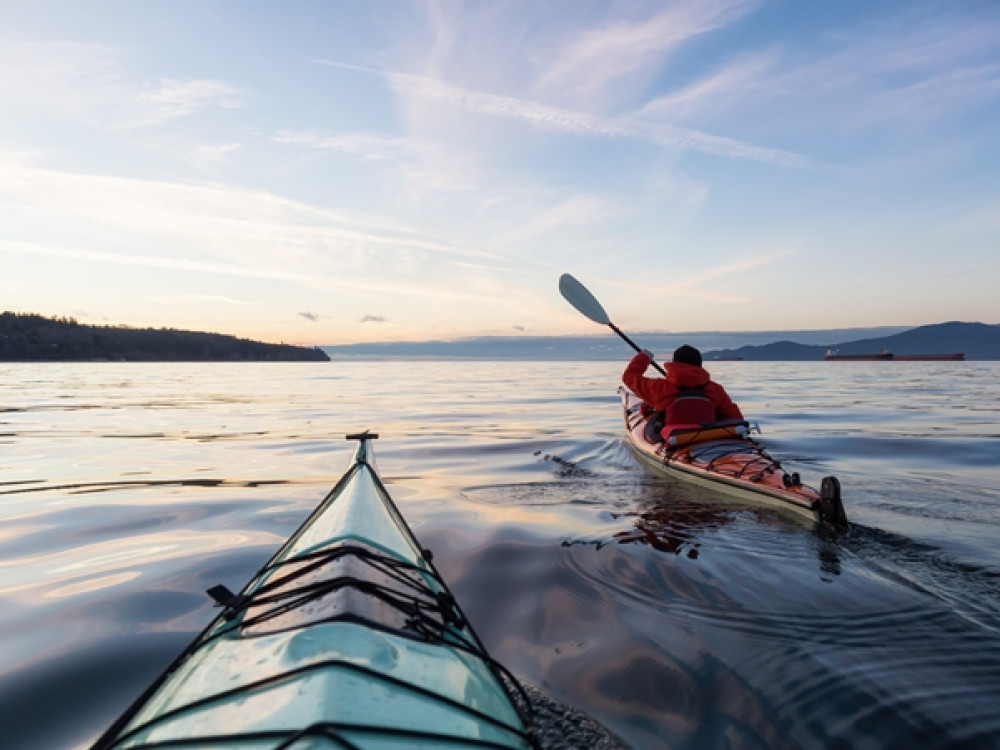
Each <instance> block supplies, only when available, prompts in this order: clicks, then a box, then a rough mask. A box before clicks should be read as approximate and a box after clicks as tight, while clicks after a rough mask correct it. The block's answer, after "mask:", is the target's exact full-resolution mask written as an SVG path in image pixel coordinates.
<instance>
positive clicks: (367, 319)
mask: <svg viewBox="0 0 1000 750" xmlns="http://www.w3.org/2000/svg"><path fill="white" fill-rule="evenodd" d="M358 322H359V323H385V322H386V318H384V317H382V316H381V315H365V316H364V317H362V318H359V319H358Z"/></svg>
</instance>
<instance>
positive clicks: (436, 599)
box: [94, 433, 535, 750]
mask: <svg viewBox="0 0 1000 750" xmlns="http://www.w3.org/2000/svg"><path fill="white" fill-rule="evenodd" d="M348 437H353V438H355V439H358V447H357V451H356V452H355V455H354V458H353V460H352V462H351V465H350V466H349V468H348V470H347V472H346V473H345V474H344V476H343V478H341V480H340V481H339V482H338V483H337V485H336V486H335V487H334V488H333V490H331V492H330V493H329V495H327V497H326V498H325V499H324V500H323V502H322V503H321V504H320V505H319V506H318V507H317V509H316V510H315V511H314V512H313V513H312V514H311V515H310V517H309V518H308V519H307V520H306V521H305V522H304V523H303V524H302V526H301V527H300V528H299V530H298V531H296V533H295V534H294V535H293V536H292V537H291V539H290V540H289V541H288V542H287V543H286V544H285V545H284V546H283V547H282V548H281V549H280V550H279V551H278V553H277V554H276V555H275V556H274V557H273V558H272V559H271V561H270V562H268V563H267V565H265V566H264V567H263V568H262V569H261V570H260V571H259V572H258V573H257V574H256V575H255V576H254V578H253V579H252V581H251V582H250V583H249V584H248V585H247V587H246V588H245V589H244V590H243V591H242V592H241V593H240V594H238V595H234V594H232V593H231V592H229V591H228V590H227V589H225V587H222V586H219V587H215V588H213V589H212V590H210V592H209V593H210V594H211V595H212V596H213V597H214V598H215V599H216V600H217V601H218V602H219V603H220V604H221V605H222V607H223V612H222V614H221V615H220V616H219V617H218V618H216V620H215V621H214V622H213V623H212V624H211V625H209V627H208V628H207V629H206V630H205V631H204V632H203V633H202V634H201V635H200V636H199V637H198V638H197V639H196V640H195V641H194V642H193V643H192V644H191V645H190V646H189V647H188V649H187V650H186V651H185V652H184V653H183V654H181V656H180V657H179V658H178V659H177V660H176V661H175V663H174V664H173V665H172V666H171V667H170V668H168V670H167V671H166V672H165V673H164V674H163V675H161V677H160V678H159V679H158V680H157V681H156V682H155V683H154V684H153V686H151V688H150V689H149V690H147V692H146V694H145V695H143V696H142V697H141V698H140V699H139V700H138V701H137V702H136V703H135V704H134V705H133V706H132V707H131V708H130V709H129V710H128V711H126V713H125V714H124V715H123V716H122V717H121V718H120V719H119V720H118V722H116V723H115V725H113V726H112V727H111V729H109V730H108V732H106V733H105V735H104V736H103V737H101V738H100V739H99V740H98V741H97V743H96V744H95V745H94V749H95V750H111V749H112V748H116V749H118V748H121V749H122V750H124V749H125V748H133V749H138V748H160V747H163V748H166V747H186V748H192V747H196V748H204V749H206V750H207V749H208V748H212V749H217V750H222V749H223V748H236V747H240V748H274V749H278V748H280V749H282V750H284V749H285V748H294V750H304V749H305V748H330V747H338V748H365V749H366V750H368V749H382V748H390V747H404V748H440V747H447V748H530V747H534V746H535V743H534V739H533V737H532V735H531V733H530V732H529V731H528V729H527V727H529V726H530V719H529V717H528V716H527V713H526V712H527V710H528V708H529V707H528V702H527V700H526V699H525V698H524V696H523V694H519V693H518V692H517V690H518V689H519V686H518V684H517V682H516V680H515V679H514V678H513V677H511V676H510V675H509V674H507V673H506V672H505V671H504V670H503V668H502V667H501V666H500V665H498V664H497V663H496V662H494V661H493V660H492V659H491V658H490V657H489V655H488V654H487V653H486V651H485V648H484V647H483V645H482V643H481V642H480V640H479V638H478V636H477V635H476V634H475V632H474V631H473V630H472V628H471V626H470V625H469V623H468V621H467V620H466V618H465V616H464V614H463V613H462V612H461V610H460V608H459V607H458V605H457V603H456V602H455V600H454V597H453V596H452V595H451V593H450V592H449V591H448V588H447V586H446V584H445V583H444V581H443V580H442V579H441V577H440V575H439V574H438V572H437V571H436V569H435V568H434V566H433V564H432V562H431V555H430V553H429V552H428V551H426V550H422V549H421V548H420V545H419V543H418V542H417V540H416V538H415V537H414V536H413V533H412V531H410V529H409V527H408V526H407V525H406V523H405V521H404V520H403V518H402V516H401V515H400V513H399V511H398V509H397V508H396V506H395V504H394V503H393V501H392V499H391V498H390V497H389V494H388V492H387V490H386V488H385V486H384V484H383V483H382V481H381V480H380V478H379V476H378V473H377V471H376V469H375V465H374V455H373V453H372V450H371V444H370V440H371V439H372V438H374V437H377V436H376V435H370V434H368V433H363V434H361V435H356V436H348Z"/></svg>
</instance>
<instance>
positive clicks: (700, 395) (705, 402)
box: [622, 344, 743, 438]
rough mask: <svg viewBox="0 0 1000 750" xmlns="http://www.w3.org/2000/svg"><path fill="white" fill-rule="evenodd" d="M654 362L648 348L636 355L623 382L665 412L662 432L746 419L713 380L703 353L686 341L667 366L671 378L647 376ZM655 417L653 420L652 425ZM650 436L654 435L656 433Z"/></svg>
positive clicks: (665, 435) (651, 404)
mask: <svg viewBox="0 0 1000 750" xmlns="http://www.w3.org/2000/svg"><path fill="white" fill-rule="evenodd" d="M652 361H653V355H652V354H651V353H650V352H648V351H646V350H645V349H644V350H643V351H641V352H639V353H638V354H636V355H635V356H634V357H633V358H632V361H631V362H629V363H628V367H626V368H625V372H624V373H622V382H624V383H625V385H626V386H628V388H629V390H631V391H632V393H634V394H635V395H636V396H638V397H639V398H641V399H642V400H643V401H644V402H645V403H646V404H647V405H648V406H649V408H650V409H652V410H653V411H657V412H662V413H663V427H662V429H661V430H660V433H661V435H662V436H663V437H667V436H669V434H670V431H671V430H676V429H691V428H701V427H703V426H705V425H706V424H708V423H711V422H717V421H721V420H726V419H743V413H742V412H741V411H740V407H739V406H737V405H736V404H735V403H733V401H732V399H730V398H729V394H728V393H726V389H725V388H723V387H722V386H721V385H719V384H718V383H716V382H715V381H713V380H712V379H711V378H710V377H709V374H708V371H706V370H705V369H704V368H702V366H701V352H699V351H698V350H697V349H695V348H694V347H693V346H688V345H687V344H685V345H684V346H682V347H680V348H679V349H677V350H676V351H675V352H674V359H673V362H671V363H670V364H667V365H665V367H666V370H667V377H666V378H665V379H664V378H647V377H645V375H644V373H645V372H646V368H648V367H649V364H650V362H652ZM654 421H655V420H652V419H651V420H650V423H651V424H652V423H653V422H654ZM648 437H650V438H653V436H652V435H648Z"/></svg>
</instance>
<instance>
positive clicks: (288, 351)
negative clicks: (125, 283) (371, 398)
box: [0, 312, 330, 363]
mask: <svg viewBox="0 0 1000 750" xmlns="http://www.w3.org/2000/svg"><path fill="white" fill-rule="evenodd" d="M329 361H330V357H329V355H328V354H327V353H326V352H324V351H323V350H322V349H319V348H309V347H302V346H292V345H290V344H265V343H263V342H261V341H251V340H249V339H241V338H237V337H235V336H227V335H224V334H219V333H201V332H198V331H182V330H175V329H172V328H161V329H153V328H129V327H127V326H91V325H86V324H83V323H78V322H77V321H76V320H74V319H72V318H45V317H43V316H41V315H34V314H30V313H28V314H20V313H11V312H5V313H2V314H0V362H25V363H28V362H34V363H42V362H95V363H97V362H160V363H163V362H329Z"/></svg>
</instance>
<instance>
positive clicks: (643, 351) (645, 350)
mask: <svg viewBox="0 0 1000 750" xmlns="http://www.w3.org/2000/svg"><path fill="white" fill-rule="evenodd" d="M639 353H640V354H645V355H646V356H647V357H649V361H650V362H652V361H653V360H654V359H656V357H654V356H653V353H652V352H651V351H649V349H643V350H642V351H641V352H639Z"/></svg>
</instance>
